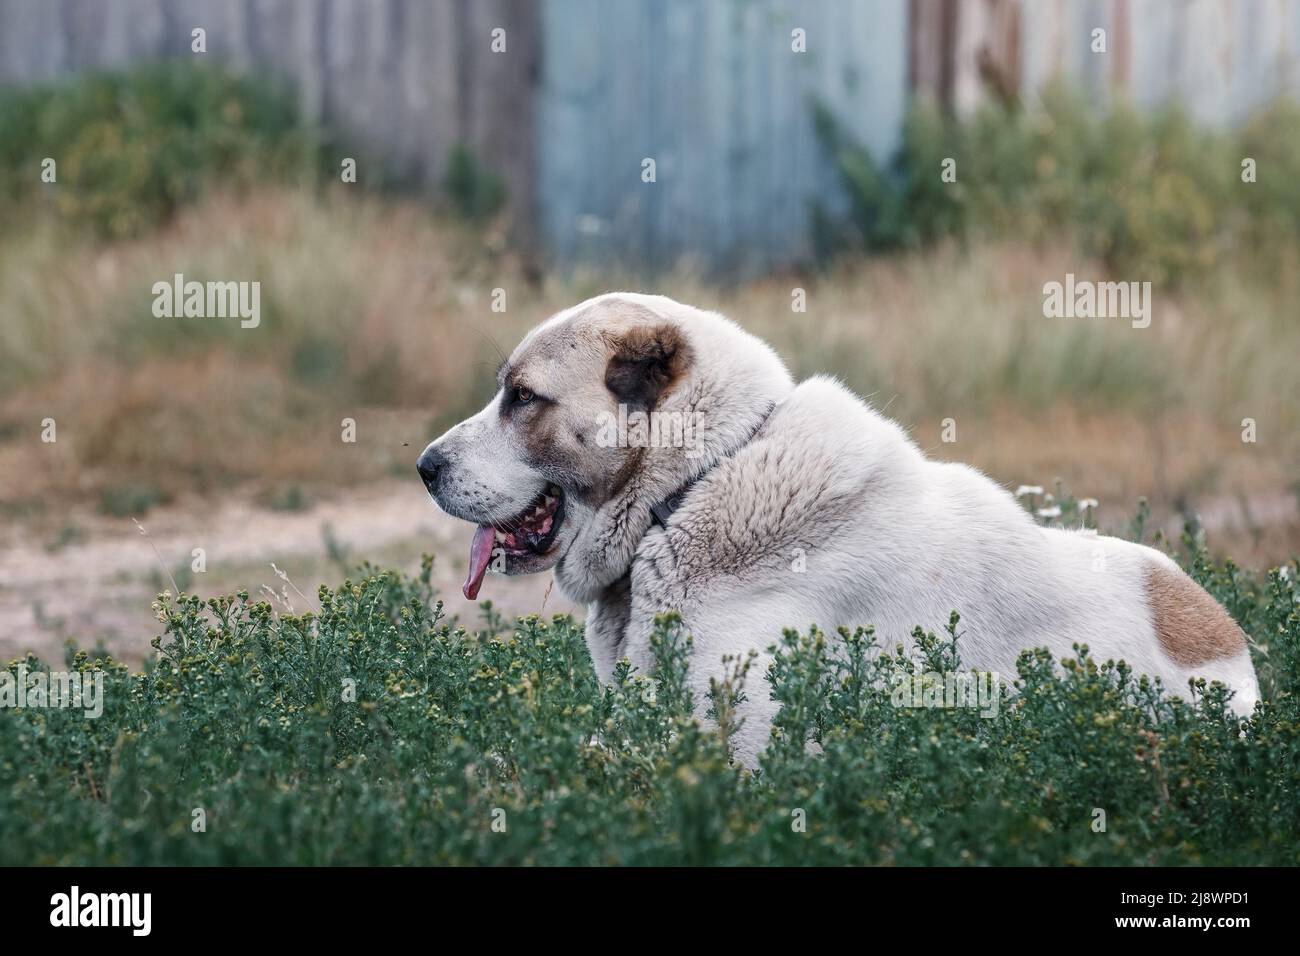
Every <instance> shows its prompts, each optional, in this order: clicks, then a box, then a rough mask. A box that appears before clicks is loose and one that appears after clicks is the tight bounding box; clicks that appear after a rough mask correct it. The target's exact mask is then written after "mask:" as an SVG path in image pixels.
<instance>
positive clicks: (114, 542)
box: [0, 480, 573, 665]
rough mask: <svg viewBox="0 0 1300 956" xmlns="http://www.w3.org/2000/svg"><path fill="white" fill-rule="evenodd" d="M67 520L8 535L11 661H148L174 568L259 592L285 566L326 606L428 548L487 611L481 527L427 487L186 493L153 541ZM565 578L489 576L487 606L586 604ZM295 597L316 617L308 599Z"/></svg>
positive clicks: (201, 580) (279, 586) (109, 522)
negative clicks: (473, 569) (212, 497)
mask: <svg viewBox="0 0 1300 956" xmlns="http://www.w3.org/2000/svg"><path fill="white" fill-rule="evenodd" d="M61 520H62V523H61V526H60V527H61V528H74V529H76V530H75V533H68V532H60V530H59V529H52V528H50V527H47V526H46V525H43V524H37V523H31V522H28V523H10V524H9V525H7V526H6V527H5V528H4V530H3V531H0V660H8V659H10V658H13V657H17V656H21V655H22V654H25V653H27V652H28V651H32V652H35V653H36V654H37V655H38V656H40V657H42V658H44V659H46V660H49V661H57V660H59V659H60V658H61V657H62V654H63V647H64V645H65V643H66V642H67V641H69V640H71V641H73V642H75V643H76V644H77V645H78V646H81V647H87V648H90V647H95V646H96V645H98V644H102V645H103V647H104V648H105V649H107V650H108V651H109V652H111V653H112V654H113V655H114V656H115V657H117V658H119V659H121V660H125V661H127V662H129V663H131V664H133V665H134V664H139V662H140V661H141V660H142V659H143V658H144V657H145V656H146V655H147V654H148V653H150V648H149V641H150V640H151V639H152V638H153V636H154V635H156V634H158V633H159V629H160V625H159V623H158V621H157V620H155V619H154V617H153V615H152V612H151V610H150V604H151V602H152V600H153V598H154V596H155V595H156V594H157V593H158V591H160V590H161V589H163V588H170V586H171V584H170V579H169V578H168V575H169V574H170V575H171V577H174V578H175V579H176V582H177V584H178V585H179V586H180V587H181V588H182V589H183V590H186V591H188V592H190V593H195V594H199V595H201V596H203V597H210V596H212V595H215V594H224V593H229V592H232V591H236V590H238V589H240V588H247V589H248V591H249V592H250V594H254V595H256V594H257V593H258V592H259V591H260V590H261V589H262V588H263V587H264V586H266V587H270V588H273V589H274V590H275V591H276V592H277V593H279V592H281V591H284V590H286V585H285V583H284V582H283V581H282V580H281V579H280V578H279V577H278V576H277V574H276V572H275V570H274V569H273V568H272V567H271V565H272V563H274V564H275V565H276V567H278V568H280V569H281V570H283V571H284V572H285V573H286V574H288V575H289V578H290V579H291V580H292V582H293V584H294V585H296V587H297V589H298V590H300V591H301V592H302V594H304V595H306V596H307V598H308V600H309V601H310V602H311V603H312V604H313V605H314V603H315V599H316V597H315V595H316V589H317V586H318V585H319V584H321V583H325V584H329V585H337V584H339V583H341V582H342V581H343V580H344V579H345V578H346V577H347V576H349V575H350V574H352V572H353V570H354V569H355V567H356V565H358V564H359V563H360V562H361V561H363V560H369V561H371V562H372V563H375V564H377V565H381V566H384V567H394V568H398V569H402V570H406V571H416V570H418V568H419V564H420V556H421V554H423V553H426V552H427V553H432V554H434V555H436V561H435V563H434V581H435V584H436V586H437V589H438V594H439V596H440V597H442V598H443V600H444V601H445V602H446V608H447V612H448V613H449V614H454V615H459V618H460V620H461V621H463V622H464V623H466V624H467V625H470V626H472V625H473V624H475V623H477V621H478V618H479V611H478V605H476V603H475V602H472V601H466V600H465V599H464V597H463V596H462V595H461V592H460V585H461V582H462V580H463V579H464V575H465V561H466V557H467V556H468V548H469V536H470V529H469V526H468V525H467V524H465V523H464V522H460V521H455V520H453V519H451V518H448V517H447V516H446V515H444V514H442V513H441V512H439V511H438V510H437V509H436V508H435V507H434V506H433V504H432V502H430V501H429V498H428V496H427V495H426V494H425V492H424V489H423V488H421V487H420V485H419V484H418V483H417V482H414V481H406V482H403V481H396V480H394V481H391V482H386V483H382V484H379V485H369V486H366V487H363V488H359V489H357V490H355V491H349V492H347V493H345V494H340V495H339V496H338V497H335V498H332V499H329V500H325V501H320V502H318V503H316V504H314V505H313V506H312V507H310V508H307V509H304V510H301V511H273V510H268V509H266V508H261V507H258V506H257V505H256V504H254V503H253V502H252V501H251V500H249V499H247V498H241V497H232V498H230V499H228V500H227V501H225V502H223V503H222V504H220V505H218V506H210V505H205V504H203V503H200V502H185V501H177V502H176V503H174V504H172V505H169V506H166V507H159V508H156V509H153V510H151V511H149V513H148V514H147V515H146V516H145V517H144V518H143V519H141V521H140V523H141V525H142V526H143V527H144V529H145V531H146V532H147V536H146V535H142V534H141V533H140V530H139V528H138V527H137V526H136V524H135V522H134V521H133V520H132V519H130V518H110V517H105V516H103V515H100V514H97V513H96V512H95V511H93V510H87V512H86V513H85V514H77V515H64V516H62V519H61ZM196 548H202V549H203V551H204V557H205V559H206V565H207V568H206V571H203V572H199V573H194V572H193V571H191V567H192V564H193V558H192V553H193V550H194V549H196ZM155 549H156V551H155ZM164 568H165V569H166V571H164ZM551 584H552V576H551V575H550V574H544V575H535V576H531V577H526V578H506V577H503V576H500V575H489V576H488V578H487V580H486V581H484V583H483V590H482V591H481V592H480V600H491V601H492V604H493V606H494V607H496V608H498V609H500V610H501V611H502V612H503V613H505V614H506V615H507V616H508V617H510V616H514V615H518V614H528V613H532V612H541V613H545V614H547V615H550V614H557V613H562V612H568V611H571V610H573V606H572V605H571V604H570V603H569V602H568V601H566V600H565V599H564V597H563V595H561V594H560V592H559V590H558V588H552V587H551ZM287 591H288V599H289V601H290V602H292V603H293V605H294V607H295V610H297V611H302V610H303V609H304V608H303V603H304V602H303V599H302V598H301V597H300V596H299V595H298V594H297V593H296V592H295V590H294V589H293V588H287ZM548 591H549V594H548ZM262 593H263V596H266V595H265V592H262Z"/></svg>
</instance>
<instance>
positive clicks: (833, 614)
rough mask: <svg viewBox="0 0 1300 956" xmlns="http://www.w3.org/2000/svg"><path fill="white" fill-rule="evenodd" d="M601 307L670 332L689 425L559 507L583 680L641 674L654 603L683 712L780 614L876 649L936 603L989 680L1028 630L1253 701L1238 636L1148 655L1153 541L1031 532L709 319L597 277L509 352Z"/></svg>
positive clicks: (889, 427) (560, 573)
mask: <svg viewBox="0 0 1300 956" xmlns="http://www.w3.org/2000/svg"><path fill="white" fill-rule="evenodd" d="M615 307H616V308H617V309H618V310H619V314H620V317H621V318H625V314H626V311H627V309H629V308H633V309H636V310H639V311H640V312H641V313H643V314H644V315H646V317H647V320H653V321H661V320H667V321H670V322H672V323H674V324H675V325H676V326H677V327H678V328H679V329H680V330H681V331H682V333H683V334H684V336H685V338H686V341H687V342H688V343H689V345H690V350H691V355H692V361H691V366H690V369H689V371H688V372H687V374H686V376H685V380H684V381H681V382H679V383H677V384H676V385H675V386H674V387H673V389H672V392H671V393H670V394H668V395H666V396H664V398H663V400H662V402H661V405H660V408H661V409H663V410H667V411H673V410H679V411H696V412H700V413H701V414H702V415H704V416H705V418H706V421H707V422H708V424H707V426H706V429H705V432H706V435H707V436H708V437H707V439H706V441H705V444H706V448H705V449H704V450H703V452H704V453H703V454H699V453H698V450H697V454H696V456H695V457H694V458H693V459H691V460H687V459H686V458H684V457H683V455H682V454H681V451H680V450H679V449H677V450H674V449H662V450H658V449H657V450H655V451H654V453H653V454H651V455H648V456H647V458H646V462H645V465H644V469H643V474H641V475H639V476H638V478H639V480H638V481H637V482H634V483H633V485H632V487H631V488H630V489H626V490H625V491H624V492H623V493H622V494H620V495H619V496H617V497H615V498H614V499H612V500H611V501H610V502H608V503H607V504H606V505H605V506H604V507H602V508H600V509H599V510H598V511H596V512H594V513H583V514H581V515H575V517H574V519H573V521H574V523H575V528H574V529H573V530H572V537H571V538H570V540H569V542H568V543H567V544H566V550H565V553H564V555H563V557H562V558H561V559H560V563H559V565H558V567H557V580H558V581H559V583H560V585H561V587H562V588H563V589H564V590H565V591H566V593H568V594H569V595H570V597H571V598H573V599H575V600H579V601H588V602H590V607H589V613H588V622H587V639H588V645H589V647H590V649H591V653H592V658H593V660H594V662H595V665H596V668H597V672H598V673H599V674H600V676H601V678H602V679H607V678H608V677H609V675H610V673H611V671H612V670H613V668H614V666H615V664H616V663H617V661H618V660H619V659H621V658H624V657H626V658H628V659H630V660H631V661H632V663H633V664H634V665H636V666H637V667H639V668H641V669H643V670H648V669H649V668H650V665H651V656H650V647H649V639H650V635H651V632H652V629H653V621H654V617H655V615H656V614H657V613H659V612H662V611H667V610H677V611H679V612H680V613H681V615H682V618H683V621H684V624H685V628H686V630H687V631H688V632H689V633H690V634H691V635H692V637H693V639H694V647H695V650H694V657H693V659H692V668H691V680H692V683H693V686H694V689H695V693H696V698H697V702H699V703H700V706H701V710H703V708H704V706H705V691H706V690H707V688H708V683H709V678H710V677H711V676H719V675H720V673H721V659H722V657H723V656H724V655H728V654H744V653H747V652H748V651H750V650H751V649H752V650H756V651H758V652H760V654H765V649H766V648H767V647H769V646H770V645H772V644H773V643H775V642H776V641H777V639H778V638H779V636H780V634H781V632H782V630H783V629H784V628H789V627H794V628H799V629H806V628H808V626H809V625H814V624H815V625H817V626H818V627H820V628H822V629H823V630H824V631H826V632H827V633H829V634H834V632H835V629H836V628H837V627H838V626H840V625H846V626H849V627H854V626H857V625H873V626H874V627H875V629H876V633H877V635H878V642H879V643H880V644H882V645H884V646H888V647H893V646H894V645H896V644H897V643H899V642H902V643H909V642H910V634H911V632H912V630H913V628H914V627H916V626H917V625H920V626H921V627H923V628H926V629H928V630H938V629H940V628H942V627H943V626H944V624H945V623H946V622H947V620H948V616H949V613H950V612H951V611H952V610H954V609H955V610H957V611H958V612H960V614H961V616H962V622H961V634H962V637H961V640H960V643H959V648H960V651H961V656H962V661H963V665H964V666H966V667H969V668H973V669H979V670H991V671H996V672H998V673H999V674H1002V675H1004V676H1006V677H1008V678H1010V677H1011V676H1013V675H1014V674H1015V662H1016V658H1017V656H1018V655H1019V653H1020V651H1021V650H1023V649H1025V648H1031V647H1038V646H1045V647H1047V648H1048V649H1049V650H1050V651H1051V652H1052V653H1053V655H1055V656H1057V657H1061V656H1065V655H1073V653H1074V652H1073V645H1074V644H1076V643H1080V644H1087V645H1088V646H1089V648H1090V649H1091V653H1092V654H1093V656H1094V657H1096V658H1097V659H1099V660H1103V661H1104V660H1106V659H1108V658H1114V659H1116V660H1118V659H1121V658H1122V659H1124V660H1126V661H1128V662H1129V664H1131V665H1132V666H1133V668H1134V669H1135V670H1136V671H1137V672H1139V673H1145V674H1149V675H1151V676H1154V677H1159V678H1160V679H1161V680H1162V681H1163V682H1164V685H1165V687H1166V688H1168V689H1169V690H1170V691H1172V692H1174V693H1184V694H1185V693H1186V692H1187V681H1188V679H1189V677H1192V676H1194V675H1195V676H1203V677H1205V678H1207V679H1213V680H1220V681H1222V682H1224V683H1225V684H1226V685H1227V686H1228V687H1229V688H1231V689H1232V690H1233V691H1235V692H1236V697H1235V699H1234V706H1235V707H1236V708H1237V709H1238V710H1239V711H1240V712H1243V713H1245V712H1249V711H1250V710H1251V709H1252V708H1253V705H1254V702H1255V700H1256V698H1257V696H1258V690H1257V686H1256V682H1255V674H1254V669H1253V667H1252V665H1251V662H1250V658H1249V653H1248V652H1246V651H1243V652H1242V653H1241V654H1240V655H1239V656H1238V657H1236V658H1234V659H1231V660H1226V661H1219V662H1212V663H1211V664H1207V665H1204V666H1201V667H1198V668H1194V669H1188V668H1185V667H1181V666H1179V665H1177V664H1176V663H1174V662H1173V661H1172V660H1170V659H1169V658H1168V657H1167V656H1166V655H1165V654H1164V652H1163V651H1162V650H1161V647H1160V644H1159V640H1158V638H1157V635H1156V631H1155V628H1154V626H1153V619H1152V612H1151V609H1150V607H1149V606H1148V603H1147V596H1146V580H1147V570H1148V568H1149V567H1150V563H1151V562H1160V563H1164V564H1166V565H1169V566H1172V562H1171V561H1170V559H1169V558H1168V557H1166V556H1165V555H1164V554H1162V553H1160V552H1158V551H1155V550H1153V549H1151V548H1147V547H1144V546H1141V545H1137V544H1132V543H1129V542H1125V541H1122V540H1119V539H1116V538H1110V537H1104V536H1097V535H1094V534H1091V533H1088V532H1082V531H1060V530H1047V529H1043V528H1041V527H1039V526H1038V525H1037V524H1036V523H1035V522H1034V521H1033V520H1032V518H1031V517H1030V516H1029V515H1028V514H1027V513H1026V512H1025V510H1024V509H1023V508H1021V507H1020V506H1019V505H1018V504H1017V503H1016V501H1015V500H1014V499H1013V498H1012V496H1011V495H1010V494H1009V493H1008V492H1007V491H1006V490H1004V489H1002V488H1001V487H999V486H998V485H996V484H995V483H994V482H993V481H991V480H990V479H988V478H987V477H985V476H984V475H982V474H981V473H980V472H978V471H976V470H975V469H973V468H969V467H967V466H965V465H960V464H948V463H943V462H937V461H931V460H928V459H926V458H925V456H924V455H923V454H922V453H921V451H920V449H919V448H918V447H917V446H916V444H915V443H913V442H912V441H911V440H910V439H909V438H908V436H907V435H906V434H905V433H904V432H903V430H902V429H901V428H900V427H899V426H898V425H896V424H895V423H894V422H892V421H890V420H888V419H886V418H884V417H883V416H881V415H880V414H878V413H877V412H876V411H874V410H873V409H871V408H870V407H868V406H867V405H866V404H865V403H864V402H863V401H861V400H860V399H859V398H857V397H856V396H855V395H853V394H852V393H851V392H849V391H848V390H847V389H846V388H845V387H843V386H842V385H840V384H839V383H838V382H836V381H834V380H832V379H830V378H825V377H815V378H811V379H809V380H807V381H805V382H803V383H801V384H799V385H797V386H796V385H795V384H794V383H793V381H792V380H791V378H790V376H789V373H788V372H787V371H786V369H785V367H784V365H783V364H782V363H781V361H780V359H779V358H777V356H776V355H775V353H773V352H772V350H771V349H770V348H769V347H768V346H767V345H766V344H764V343H763V342H761V341H760V340H758V339H757V338H755V337H753V336H751V335H749V334H748V333H746V332H744V331H743V330H742V329H741V328H740V327H739V326H737V325H735V324H734V323H732V322H730V321H729V320H727V319H725V318H723V317H721V316H719V315H716V314H714V313H708V312H703V311H701V310H698V309H693V308H691V307H688V306H684V305H681V304H679V303H677V302H674V301H672V300H671V299H666V298H663V297H659V296H639V295H631V294H624V293H619V294H615V295H612V296H605V297H601V298H599V299H596V300H591V301H589V302H587V303H583V304H582V305H581V306H578V307H576V308H575V309H572V310H569V311H568V312H566V313H561V314H560V315H559V316H557V317H556V318H554V319H552V320H550V321H549V322H548V323H546V324H545V325H543V326H541V327H539V328H538V329H536V330H534V332H533V333H532V335H531V336H530V338H529V339H528V340H525V343H524V344H523V345H521V346H520V349H524V348H525V346H527V347H529V348H532V349H534V350H536V349H538V348H539V347H540V348H544V347H545V343H544V342H543V341H542V340H543V339H544V338H545V336H547V335H548V334H553V333H554V332H555V330H556V329H557V328H559V327H562V326H563V325H564V324H565V323H566V322H574V321H577V317H579V316H582V317H585V319H584V321H587V322H590V321H592V316H593V314H595V315H597V316H598V315H599V314H600V309H601V308H615ZM556 354H557V355H558V354H559V352H558V350H557V352H556ZM769 411H770V413H769ZM755 429H757V430H755ZM699 472H703V477H702V478H701V479H700V480H699V481H698V482H697V483H696V484H695V486H694V487H693V488H692V489H691V491H690V493H689V494H688V495H687V497H686V499H685V501H684V503H683V504H682V505H681V507H680V508H679V509H678V510H677V511H676V513H675V514H674V515H673V516H672V518H671V519H670V521H669V524H668V527H667V529H666V530H665V529H662V528H660V527H658V526H657V525H651V523H650V515H649V507H650V505H652V504H654V503H655V502H656V501H658V500H660V499H661V498H662V497H663V496H664V495H666V494H667V493H669V492H670V491H671V490H672V489H673V488H675V487H677V486H678V485H679V484H680V483H681V482H682V481H684V480H685V479H686V478H689V477H692V476H693V475H694V474H696V473H699ZM796 568H802V570H801V571H800V570H796ZM766 661H767V658H766V656H763V657H761V658H760V662H759V666H758V667H757V668H756V669H755V670H752V671H751V678H750V682H749V684H750V686H749V687H748V688H747V693H748V698H749V700H748V703H747V704H746V705H744V706H745V712H744V715H745V718H746V719H745V722H744V724H743V726H742V729H741V731H740V734H739V736H738V738H737V739H736V741H735V743H736V745H737V756H738V757H739V758H740V759H741V760H743V761H744V762H746V763H749V764H752V763H753V762H754V761H755V758H756V756H757V754H758V753H759V752H760V751H761V750H762V749H763V747H764V746H765V744H766V740H767V736H768V731H769V726H770V721H771V717H772V715H773V713H774V711H775V704H774V703H773V702H772V701H771V700H770V699H769V697H768V694H767V685H766V684H765V683H764V682H763V681H762V678H761V675H762V674H763V672H764V670H765V665H766Z"/></svg>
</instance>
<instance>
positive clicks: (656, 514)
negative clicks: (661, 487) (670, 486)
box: [650, 469, 712, 528]
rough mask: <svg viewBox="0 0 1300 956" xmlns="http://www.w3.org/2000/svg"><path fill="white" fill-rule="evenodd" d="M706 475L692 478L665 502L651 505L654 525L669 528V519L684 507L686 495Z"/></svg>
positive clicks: (651, 518) (651, 517)
mask: <svg viewBox="0 0 1300 956" xmlns="http://www.w3.org/2000/svg"><path fill="white" fill-rule="evenodd" d="M711 470H712V469H710V471H711ZM708 473H709V472H707V471H706V472H705V473H704V475H707V474H708ZM704 475H697V476H696V477H694V478H692V479H691V480H690V481H688V482H686V484H684V485H682V486H681V487H680V488H678V489H677V490H676V491H674V492H673V493H672V494H671V495H669V496H668V497H667V498H665V499H664V500H663V501H661V502H659V503H658V504H653V505H651V506H650V520H651V521H652V522H653V523H654V524H657V525H659V527H661V528H667V527H668V519H669V518H671V517H672V516H673V512H674V511H676V510H677V509H678V508H680V507H681V506H682V499H684V498H685V497H686V493H687V492H688V491H690V490H691V489H692V488H694V487H695V483H696V482H697V481H699V480H700V479H701V478H703V477H704Z"/></svg>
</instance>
